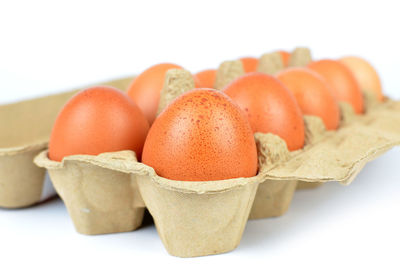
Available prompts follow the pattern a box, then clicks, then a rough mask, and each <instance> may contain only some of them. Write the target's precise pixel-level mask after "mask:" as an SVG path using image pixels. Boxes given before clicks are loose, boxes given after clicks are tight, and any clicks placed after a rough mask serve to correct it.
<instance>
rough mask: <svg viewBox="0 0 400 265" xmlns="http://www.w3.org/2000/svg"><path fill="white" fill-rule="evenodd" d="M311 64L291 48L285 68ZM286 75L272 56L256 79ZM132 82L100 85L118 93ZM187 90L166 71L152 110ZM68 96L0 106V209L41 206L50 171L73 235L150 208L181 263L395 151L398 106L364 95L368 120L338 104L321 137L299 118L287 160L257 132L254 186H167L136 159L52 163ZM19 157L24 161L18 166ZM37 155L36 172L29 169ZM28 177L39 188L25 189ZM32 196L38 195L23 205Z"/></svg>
mask: <svg viewBox="0 0 400 265" xmlns="http://www.w3.org/2000/svg"><path fill="white" fill-rule="evenodd" d="M310 58H311V56H310V53H309V51H308V50H307V49H296V50H295V51H294V52H293V55H292V57H291V62H290V63H291V65H293V66H294V65H297V66H301V65H304V64H306V63H307V61H309V60H310ZM282 68H283V64H282V61H281V59H280V57H278V56H277V54H276V53H270V54H265V55H263V56H262V57H261V59H260V64H259V71H262V72H265V73H269V74H274V73H276V72H277V71H279V70H280V69H282ZM242 74H244V71H243V66H242V65H241V63H240V61H231V62H224V63H222V64H221V66H220V67H219V69H218V74H217V80H216V84H215V88H217V89H221V88H223V87H224V86H225V85H226V84H227V83H229V82H230V81H232V80H233V79H235V78H236V77H238V76H240V75H242ZM131 80H132V78H128V79H123V80H117V81H113V82H109V83H106V84H107V85H111V86H114V87H117V88H121V89H124V88H126V87H127V85H128V83H129V82H130V81H131ZM193 88H194V82H193V79H192V75H191V74H190V73H189V72H187V71H185V70H180V69H173V70H170V71H168V72H167V75H166V79H165V84H164V88H163V90H162V93H161V99H160V105H159V111H158V112H161V111H162V109H164V108H165V107H166V106H167V105H168V104H169V103H170V102H171V101H172V100H174V99H175V98H176V97H178V96H179V95H180V94H182V93H184V92H186V91H188V90H190V89H193ZM74 93H75V91H74V92H68V93H64V94H59V95H55V96H50V97H46V98H42V99H37V100H32V101H27V102H21V103H15V104H10V105H5V106H0V119H1V120H2V121H3V120H4V121H6V124H9V126H8V125H7V126H6V127H7V128H4V129H3V128H2V130H1V131H0V144H2V143H4V144H3V146H1V145H0V147H1V149H0V184H2V185H0V206H3V207H14V208H15V207H24V206H28V205H32V204H35V203H37V202H38V201H40V199H41V198H40V194H41V193H42V190H43V179H44V168H46V169H47V171H48V173H49V175H50V178H51V181H52V183H53V184H54V187H55V189H56V191H57V193H58V194H59V195H60V197H61V198H62V200H63V201H64V203H65V205H66V207H67V210H68V212H69V214H70V216H71V219H72V221H73V223H74V225H75V228H76V230H77V231H78V232H80V233H83V234H89V235H94V234H105V233H117V232H126V231H132V230H135V229H137V228H138V227H140V225H141V223H142V219H143V213H144V209H145V207H146V208H148V210H149V211H150V213H151V215H152V216H153V218H154V222H155V225H156V228H157V231H158V233H159V235H160V238H161V240H162V242H163V243H164V245H165V247H166V249H167V251H168V252H169V253H170V254H171V255H174V256H180V257H193V256H203V255H210V254H217V253H223V252H227V251H230V250H232V249H234V248H235V247H236V246H237V245H238V244H239V242H240V239H241V237H242V233H243V231H244V227H245V225H246V223H247V220H248V219H249V218H266V217H271V216H279V215H282V214H283V213H284V212H285V211H286V210H287V209H288V207H289V205H290V203H291V200H292V197H293V193H294V192H295V189H296V187H297V186H298V183H302V184H303V185H307V184H308V183H311V184H308V185H321V183H323V182H327V181H337V182H340V183H343V184H349V183H350V182H351V181H352V180H353V179H354V178H355V177H356V175H357V174H358V172H359V171H360V170H361V169H362V167H363V166H364V165H365V164H366V163H367V162H368V161H370V160H372V159H374V158H376V157H377V156H379V155H380V154H382V153H384V152H385V151H387V150H388V149H390V148H391V147H393V146H395V145H398V144H399V143H400V115H399V113H400V102H395V101H391V100H390V99H386V100H385V102H383V103H380V104H377V103H376V102H374V101H373V99H372V98H373V97H371V96H368V95H366V99H367V102H368V104H367V112H366V114H365V115H355V114H354V112H352V108H351V106H350V105H348V104H346V103H341V104H340V107H341V114H342V119H341V125H340V128H339V129H338V130H337V131H326V130H325V127H324V125H323V122H322V120H321V119H320V118H318V117H313V116H305V117H304V121H305V125H306V145H305V147H304V148H303V149H301V150H298V151H294V152H290V151H289V150H288V149H287V146H286V143H285V142H284V141H283V140H282V139H281V138H280V137H278V136H276V135H273V134H262V133H256V134H255V140H256V144H257V149H258V160H259V171H258V174H257V175H256V176H254V177H251V178H236V179H229V180H219V181H203V182H202V181H175V180H169V179H165V178H162V177H160V176H158V175H157V173H156V172H155V170H154V169H153V168H151V167H149V166H147V165H145V164H143V163H140V162H138V161H137V160H136V156H135V153H134V152H132V151H120V152H112V153H103V154H99V155H97V156H91V155H73V156H68V157H65V158H64V159H63V160H62V162H55V161H51V160H49V159H48V156H47V150H46V146H47V141H48V138H49V134H50V132H51V127H52V124H53V122H54V120H55V118H56V115H57V113H58V111H59V109H60V108H61V106H62V105H63V104H64V103H65V102H66V100H67V99H68V98H70V97H71V96H72V94H74ZM25 105H26V106H25ZM24 106H25V107H24ZM36 130H37V131H36ZM15 132H18V133H17V134H15V135H14V133H15ZM19 155H21V156H23V157H24V159H23V160H17V159H20V158H19V157H18V156H19ZM35 156H36V157H35ZM34 157H35V159H34V161H35V164H36V165H38V166H39V167H40V168H39V167H36V166H35V165H34V164H33V163H32V159H33V158H34ZM3 159H4V160H3ZM6 159H8V160H6ZM23 168H24V169H23ZM34 179H36V180H35V181H36V182H37V183H38V184H37V185H36V186H35V185H32V184H29V185H25V184H26V182H28V183H29V181H34ZM300 181H301V182H300ZM31 193H32V194H35V196H29V197H28V196H27V194H31ZM21 198H23V199H21Z"/></svg>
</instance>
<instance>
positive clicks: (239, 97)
mask: <svg viewBox="0 0 400 265" xmlns="http://www.w3.org/2000/svg"><path fill="white" fill-rule="evenodd" d="M223 91H224V92H225V93H226V94H227V95H228V96H229V97H231V98H232V99H233V101H235V102H236V103H237V104H238V105H239V106H240V107H241V109H242V110H244V111H245V113H246V114H247V117H248V119H249V121H250V125H251V127H252V129H253V132H261V133H273V134H276V135H278V136H280V137H281V138H282V139H283V140H285V141H286V144H287V146H288V148H289V150H297V149H300V148H302V147H303V145H304V121H303V117H302V113H301V110H300V108H299V106H298V105H297V102H296V99H295V98H294V96H293V95H292V93H291V92H290V91H289V90H288V89H287V88H286V87H285V86H284V85H283V84H282V83H281V82H280V81H279V80H278V79H276V78H275V77H272V76H269V75H266V74H262V73H249V74H246V75H244V76H241V77H239V78H237V79H236V80H235V81H233V82H232V83H230V84H229V85H227V86H226V87H225V89H224V90H223Z"/></svg>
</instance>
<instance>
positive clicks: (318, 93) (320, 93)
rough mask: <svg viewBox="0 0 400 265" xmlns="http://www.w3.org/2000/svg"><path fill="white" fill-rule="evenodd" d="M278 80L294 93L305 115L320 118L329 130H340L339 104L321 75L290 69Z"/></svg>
mask: <svg viewBox="0 0 400 265" xmlns="http://www.w3.org/2000/svg"><path fill="white" fill-rule="evenodd" d="M277 78H278V79H279V80H280V81H281V82H282V83H283V84H284V85H285V86H286V87H287V88H289V89H290V91H292V93H293V95H294V96H295V98H296V100H297V103H298V104H299V106H300V109H301V110H302V112H303V114H304V115H314V116H318V117H320V118H321V119H322V120H323V122H324V124H325V127H326V128H327V129H328V130H335V129H337V128H338V126H339V122H340V110H339V105H338V102H337V101H336V99H335V97H334V96H333V94H332V92H331V91H330V89H329V87H328V84H327V83H326V82H325V80H324V79H323V78H322V77H321V76H320V75H318V74H317V73H315V72H314V71H312V70H310V69H307V68H288V69H286V70H283V71H282V72H280V73H278V75H277Z"/></svg>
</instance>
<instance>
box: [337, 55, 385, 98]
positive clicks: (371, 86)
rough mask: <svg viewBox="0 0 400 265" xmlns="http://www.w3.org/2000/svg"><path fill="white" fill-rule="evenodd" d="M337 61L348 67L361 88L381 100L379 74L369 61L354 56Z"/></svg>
mask: <svg viewBox="0 0 400 265" xmlns="http://www.w3.org/2000/svg"><path fill="white" fill-rule="evenodd" d="M339 61H340V62H341V63H343V64H344V65H346V66H347V67H348V68H349V69H350V71H351V72H352V73H353V75H354V77H355V78H356V80H357V82H358V84H359V85H360V87H361V89H362V90H364V91H370V92H373V93H374V94H375V95H376V97H377V99H378V100H379V101H383V93H382V85H381V81H380V79H379V75H378V73H377V72H376V71H375V69H374V68H373V67H372V65H371V64H370V63H368V62H367V61H366V60H364V59H362V58H359V57H355V56H347V57H343V58H341V59H340V60H339Z"/></svg>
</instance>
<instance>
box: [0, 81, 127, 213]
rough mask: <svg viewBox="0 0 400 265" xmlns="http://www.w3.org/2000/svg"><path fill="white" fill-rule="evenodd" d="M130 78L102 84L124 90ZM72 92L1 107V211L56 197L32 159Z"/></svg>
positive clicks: (47, 180) (40, 147) (46, 141)
mask: <svg viewBox="0 0 400 265" xmlns="http://www.w3.org/2000/svg"><path fill="white" fill-rule="evenodd" d="M131 79H132V78H127V79H121V80H118V81H113V82H108V83H105V84H108V85H111V86H115V87H120V88H125V87H126V85H127V82H130V81H131ZM75 93H76V90H75V91H69V92H64V93H60V94H56V95H51V96H47V97H42V98H37V99H31V100H26V101H21V102H17V103H12V104H7V105H2V106H0V120H1V123H0V207H4V208H22V207H28V206H31V205H34V204H36V203H38V202H41V201H44V200H46V199H48V198H50V197H53V196H55V195H56V193H55V191H54V188H53V186H52V184H51V182H50V179H49V177H48V175H46V173H45V169H43V168H40V167H37V166H36V165H35V164H34V163H33V158H34V157H35V156H36V155H37V154H39V153H40V152H41V151H43V150H45V149H46V148H47V143H48V140H49V137H50V133H51V128H52V126H53V123H54V121H55V119H56V116H57V113H58V112H59V110H60V109H61V107H62V106H63V105H64V104H65V102H66V101H67V100H68V99H69V98H71V97H72V95H73V94H75Z"/></svg>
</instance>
